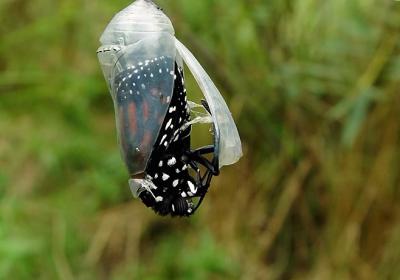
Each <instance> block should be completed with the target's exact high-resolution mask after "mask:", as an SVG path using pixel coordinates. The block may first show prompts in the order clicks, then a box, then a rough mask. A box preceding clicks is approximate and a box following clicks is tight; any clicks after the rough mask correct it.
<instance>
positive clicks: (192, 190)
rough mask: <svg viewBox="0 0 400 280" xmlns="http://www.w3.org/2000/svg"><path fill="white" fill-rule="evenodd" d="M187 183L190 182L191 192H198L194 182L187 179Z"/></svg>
mask: <svg viewBox="0 0 400 280" xmlns="http://www.w3.org/2000/svg"><path fill="white" fill-rule="evenodd" d="M187 183H188V186H189V189H190V192H191V193H196V192H197V188H196V187H195V186H194V185H193V183H192V182H190V181H187Z"/></svg>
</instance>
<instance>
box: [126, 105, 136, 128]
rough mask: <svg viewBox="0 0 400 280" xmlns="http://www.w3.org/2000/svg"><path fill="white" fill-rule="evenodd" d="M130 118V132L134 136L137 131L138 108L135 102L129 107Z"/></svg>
mask: <svg viewBox="0 0 400 280" xmlns="http://www.w3.org/2000/svg"><path fill="white" fill-rule="evenodd" d="M128 116H129V132H130V133H132V134H133V135H134V134H135V133H136V130H137V123H136V106H135V103H133V102H130V103H129V105H128Z"/></svg>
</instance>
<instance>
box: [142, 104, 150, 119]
mask: <svg viewBox="0 0 400 280" xmlns="http://www.w3.org/2000/svg"><path fill="white" fill-rule="evenodd" d="M143 119H144V121H147V120H148V119H149V104H148V103H147V101H145V100H144V101H143Z"/></svg>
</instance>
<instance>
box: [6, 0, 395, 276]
mask: <svg viewBox="0 0 400 280" xmlns="http://www.w3.org/2000/svg"><path fill="white" fill-rule="evenodd" d="M157 2H158V4H159V5H160V6H162V7H163V8H164V10H165V12H166V13H167V14H168V15H169V16H170V18H171V20H172V21H173V23H174V25H175V29H176V34H177V37H178V38H179V39H180V40H181V41H182V42H184V43H185V44H186V45H187V46H188V47H189V48H190V49H191V50H192V52H193V53H194V54H195V55H196V57H197V58H198V59H199V61H200V62H201V63H202V64H203V66H204V67H205V68H206V69H207V70H208V72H209V74H210V76H211V77H212V78H213V79H214V81H215V83H216V84H217V85H218V87H219V88H220V90H221V92H222V94H223V95H224V97H225V99H226V101H227V103H228V105H229V107H230V109H231V111H232V113H233V115H234V118H235V120H236V121H237V125H238V129H239V131H240V134H241V137H242V141H243V149H244V157H243V158H242V159H241V160H240V162H239V163H238V164H236V165H234V166H230V167H226V168H224V169H223V170H222V173H221V175H220V176H219V177H218V178H216V179H215V180H214V181H213V186H212V188H211V190H210V192H209V194H208V195H207V197H206V200H205V202H204V204H203V205H202V207H201V208H200V210H199V211H198V213H197V214H196V215H195V216H194V217H192V218H190V219H172V218H160V217H157V216H155V215H154V214H153V212H152V211H151V210H149V209H147V208H145V207H144V206H143V205H142V204H141V203H140V202H139V201H136V200H133V199H132V197H131V194H130V191H129V189H128V186H127V172H126V170H125V167H124V166H123V163H122V160H121V159H120V155H119V150H118V147H117V143H116V134H115V125H114V112H113V106H112V101H111V98H110V96H109V93H108V92H107V87H106V84H105V81H104V79H103V76H102V73H101V71H100V67H99V65H98V62H97V57H96V49H97V47H98V46H99V42H98V38H99V37H100V34H101V32H102V31H103V29H104V28H105V26H106V24H107V23H108V21H109V20H111V18H112V16H113V15H114V14H115V13H116V12H117V11H119V10H121V9H122V8H123V7H125V6H127V5H128V4H129V3H130V2H129V1H127V0H113V1H106V0H99V1H89V0H81V1H78V0H58V1H54V0H1V1H0V19H1V24H0V279H400V265H399V264H400V204H399V199H400V189H399V187H400V186H399V183H400V172H399V168H400V146H399V144H400V95H399V93H400V92H399V87H400V79H399V77H400V42H399V38H400V37H399V35H400V29H399V28H400V2H396V1H392V0H383V1H382V0H380V1H378V0H375V1H374V0H353V1H345V0H329V1H317V0H295V1H287V0H271V1H265V0H248V1H239V0H231V1H226V0H213V1H212V0H202V1H187V0H186V1H185V0H159V1H157ZM187 73H188V72H187ZM187 87H188V92H189V93H198V92H199V90H198V88H197V86H196V84H195V82H194V80H193V78H192V77H189V76H188V83H187ZM193 137H194V139H195V141H199V142H201V140H202V137H203V136H202V135H201V134H199V133H197V134H196V133H195V134H194V135H193Z"/></svg>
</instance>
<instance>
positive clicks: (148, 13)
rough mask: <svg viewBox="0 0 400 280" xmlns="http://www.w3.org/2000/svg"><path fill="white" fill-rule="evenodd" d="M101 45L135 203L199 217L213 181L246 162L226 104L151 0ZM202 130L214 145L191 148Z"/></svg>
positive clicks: (114, 25)
mask: <svg viewBox="0 0 400 280" xmlns="http://www.w3.org/2000/svg"><path fill="white" fill-rule="evenodd" d="M100 42H101V43H102V46H101V47H100V48H99V49H98V51H97V53H98V57H99V60H100V64H101V66H102V69H103V73H104V76H105V79H106V81H107V84H108V86H109V90H110V93H111V96H112V98H113V101H114V106H115V115H116V123H117V129H118V139H119V143H120V148H121V153H122V156H123V159H124V161H125V164H126V166H127V168H128V171H129V173H130V176H131V179H130V180H129V185H130V188H131V190H132V193H133V195H134V196H135V197H139V198H140V199H141V200H142V201H143V203H144V204H145V205H146V206H148V207H151V208H152V209H153V210H154V211H155V212H156V213H158V214H160V215H168V214H171V215H172V216H189V215H191V214H193V213H194V212H195V211H196V210H197V208H198V207H199V206H200V204H201V202H202V201H203V198H204V196H205V195H206V193H207V191H208V188H209V186H210V183H211V179H212V177H213V176H216V175H218V174H219V171H220V168H221V167H222V166H224V165H229V164H233V163H235V162H237V161H238V160H239V158H240V157H241V156H242V148H241V142H240V138H239V134H238V131H237V128H236V126H235V123H234V121H233V119H232V116H231V114H230V112H229V109H228V107H227V106H226V104H225V101H224V99H223V98H222V96H221V94H220V93H219V91H218V89H217V88H216V87H215V85H214V83H213V82H212V81H211V79H210V77H209V76H208V75H207V73H206V72H205V71H204V69H203V68H202V67H201V65H200V64H199V62H198V61H197V60H196V59H195V58H194V56H193V55H192V54H191V52H190V51H189V50H188V49H187V48H186V47H185V46H184V45H183V44H181V43H180V42H179V41H178V40H177V39H176V38H175V37H174V29H173V26H172V24H171V21H170V20H169V18H168V17H167V16H166V15H165V14H164V13H163V12H162V10H161V9H160V8H159V7H157V6H156V5H155V4H154V3H153V2H152V1H151V0H137V1H135V2H134V3H133V4H131V5H130V6H128V7H127V8H125V9H124V10H122V11H121V12H119V13H118V14H117V15H116V16H115V17H114V18H113V19H112V21H111V22H110V23H109V25H108V26H107V28H106V29H105V31H104V33H103V35H102V36H101V39H100ZM182 58H183V60H184V61H185V62H186V64H187V66H188V67H189V69H190V70H191V72H192V74H193V76H194V78H195V79H196V81H197V82H198V84H199V87H200V88H201V90H202V92H203V94H204V96H205V100H202V101H201V105H198V104H196V103H194V102H191V101H188V98H187V93H186V89H185V85H184V73H183V63H182ZM199 108H201V109H203V112H199V111H198V109H199ZM196 123H211V127H212V135H213V144H212V145H208V146H204V147H201V148H197V149H192V148H191V143H190V134H191V129H192V125H193V124H196Z"/></svg>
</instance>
